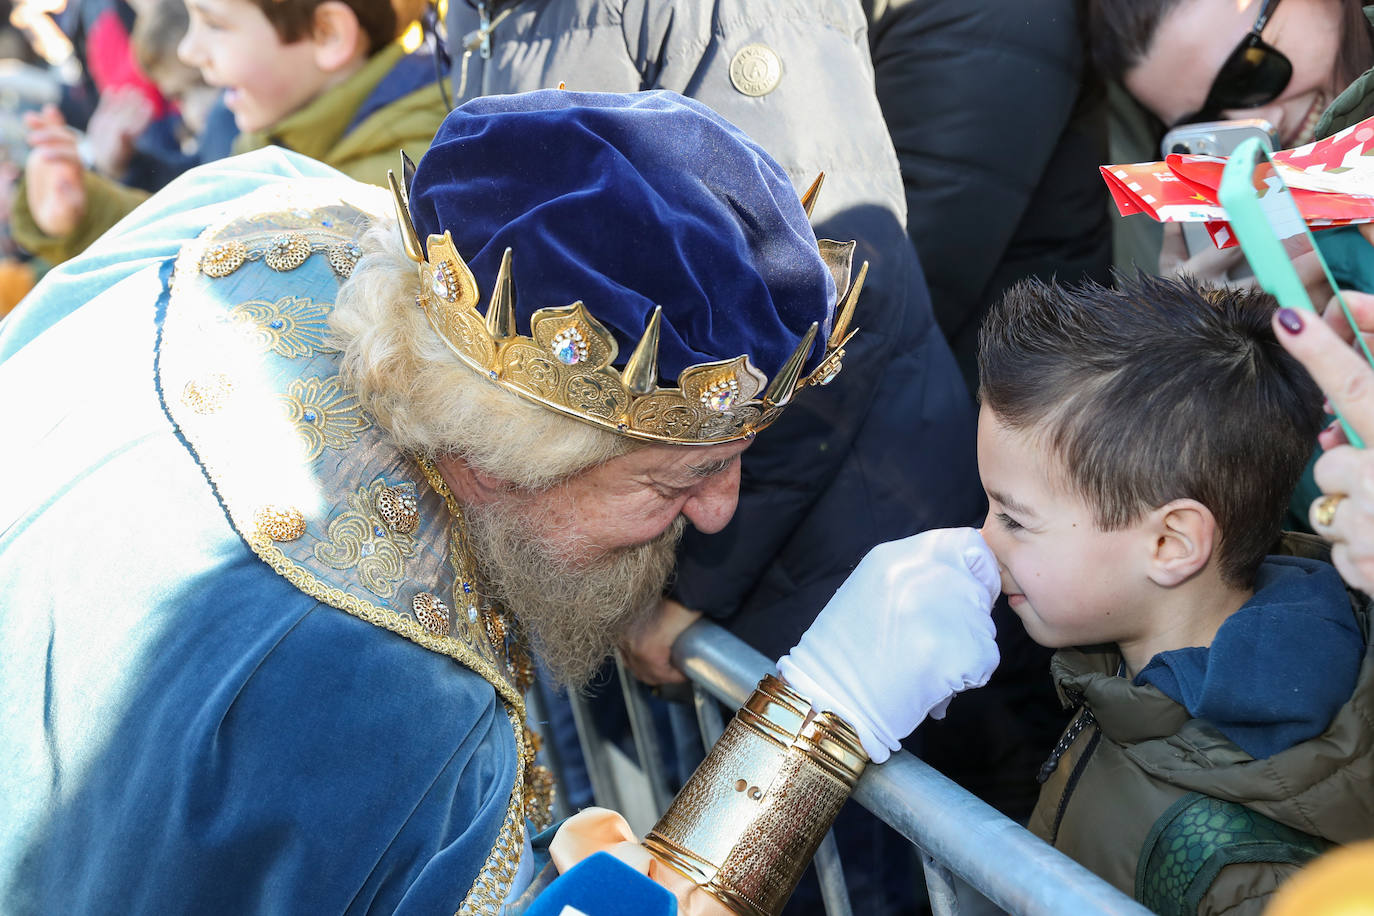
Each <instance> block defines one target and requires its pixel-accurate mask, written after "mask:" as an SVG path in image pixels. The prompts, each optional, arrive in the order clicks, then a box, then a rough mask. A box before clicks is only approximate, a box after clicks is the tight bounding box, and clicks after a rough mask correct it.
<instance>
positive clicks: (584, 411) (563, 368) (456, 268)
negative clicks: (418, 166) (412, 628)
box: [387, 154, 868, 445]
mask: <svg viewBox="0 0 1374 916" xmlns="http://www.w3.org/2000/svg"><path fill="white" fill-rule="evenodd" d="M402 155H403V174H405V177H406V181H405V184H406V187H409V186H410V179H411V177H412V175H413V172H414V165H413V164H412V163H411V162H410V160H409V158H408V157H404V154H402ZM824 177H825V176H824V174H822V175H821V176H819V177H817V178H816V180H815V182H813V183H812V185H811V187H810V188H809V189H808V190H807V192H806V194H804V195H803V196H802V206H803V207H804V208H805V210H806V214H807V216H808V217H809V216H810V215H811V210H812V208H813V207H814V206H815V200H816V195H817V193H818V192H819V191H820V185H821V182H822V180H823V179H824ZM387 180H388V182H389V183H390V185H391V191H392V194H393V195H394V197H395V203H396V218H397V221H398V222H399V223H400V230H401V240H402V242H403V243H404V245H405V250H406V253H407V254H408V255H409V256H410V258H411V260H413V261H415V262H416V263H418V264H419V268H420V293H419V295H418V296H417V297H416V299H417V304H418V305H419V306H420V307H421V308H423V309H424V312H425V315H426V316H427V317H428V319H429V322H430V324H431V325H432V326H433V327H434V330H435V332H436V333H438V335H439V336H440V338H442V339H443V340H444V342H445V343H447V344H448V346H449V348H450V349H452V350H453V352H454V353H455V354H457V356H458V358H459V359H461V360H462V361H463V362H464V363H465V364H466V365H468V366H470V367H471V368H472V369H474V370H476V371H477V372H479V373H481V374H483V375H485V376H486V377H487V378H489V379H491V380H492V381H494V382H496V383H497V384H499V385H501V386H502V387H504V388H506V389H507V390H509V391H512V392H514V393H516V394H518V395H520V396H521V397H523V398H526V399H528V400H532V401H535V402H537V403H539V404H542V405H544V406H545V407H548V408H551V409H553V410H556V411H558V412H559V413H561V414H565V415H566V416H569V417H573V418H574V419H577V420H581V421H583V422H584V423H591V424H593V425H596V426H600V427H603V428H605V429H608V430H610V431H612V432H616V433H619V434H620V435H623V436H630V437H631V438H635V439H645V440H649V441H652V442H668V443H673V444H675V445H712V444H718V443H721V442H729V441H732V440H735V439H752V438H753V437H754V434H755V433H756V432H758V431H759V430H761V429H763V428H764V427H766V426H768V425H769V424H770V423H772V422H773V421H774V420H776V419H777V418H778V416H779V415H780V414H781V413H782V410H783V408H784V407H786V406H787V405H788V404H789V403H790V402H791V400H792V398H793V396H794V395H795V394H796V393H797V391H799V390H800V389H802V388H805V387H806V386H808V385H826V384H829V383H830V381H831V380H832V379H834V378H835V376H836V375H838V374H839V372H840V369H841V367H842V363H841V360H842V359H843V357H844V355H845V351H844V346H845V344H847V343H848V342H849V340H850V339H851V338H852V337H853V336H854V334H855V333H856V332H857V331H858V329H857V328H855V329H854V330H852V331H851V330H849V323H850V320H851V318H852V317H853V314H854V306H855V304H856V303H857V302H858V298H859V292H860V290H861V289H862V288H863V283H864V278H865V276H867V274H868V262H867V261H865V262H864V263H863V265H862V266H861V267H860V268H859V272H858V275H857V276H856V277H855V278H854V280H853V282H852V283H851V282H850V276H849V275H850V267H851V263H852V260H853V255H854V242H844V243H840V242H832V241H829V240H823V241H820V242H818V250H819V251H820V254H821V256H822V258H823V259H824V260H825V262H826V264H827V266H829V268H830V271H831V274H832V276H833V277H834V279H835V288H836V289H837V290H838V289H845V290H847V291H846V293H845V295H844V298H843V300H842V302H841V305H840V308H839V312H838V316H837V318H836V320H835V325H834V328H833V330H832V331H831V333H830V337H829V339H828V340H827V342H826V350H825V358H824V359H823V360H822V361H821V363H820V365H819V366H817V367H816V369H815V370H814V371H812V372H811V373H810V374H809V375H805V376H803V375H802V368H803V366H804V364H805V362H806V357H807V354H809V353H810V352H811V348H812V344H813V343H814V342H815V339H816V333H817V328H818V325H817V324H816V323H814V322H813V323H812V325H811V328H810V329H809V330H808V331H807V332H806V334H805V336H804V337H803V338H802V341H801V343H800V344H799V345H798V347H797V349H796V350H795V351H793V353H792V355H791V356H790V357H788V359H787V362H785V363H784V364H783V366H782V368H781V369H780V370H778V374H777V375H776V376H775V377H774V378H773V380H772V383H771V384H770V383H769V381H768V379H767V378H766V377H765V376H764V374H763V373H762V372H760V371H759V370H758V369H757V368H756V367H755V366H754V365H753V364H752V363H751V362H750V361H749V357H748V356H747V355H743V356H737V357H735V358H734V359H727V360H720V361H718V362H711V363H701V364H699V365H695V366H688V367H687V368H686V369H684V370H682V372H681V374H680V375H679V376H678V380H677V387H676V388H660V387H659V386H658V338H659V325H660V322H661V314H662V307H661V306H660V307H658V308H655V309H654V313H653V316H652V317H651V318H650V319H649V323H648V327H647V328H645V330H644V335H643V337H642V338H641V339H640V341H639V343H638V344H637V345H636V346H635V349H634V352H633V353H631V354H630V358H629V360H628V361H627V362H626V363H625V368H624V369H622V370H617V369H615V368H614V367H613V366H612V365H611V364H612V363H613V362H614V361H615V358H616V354H617V352H618V347H617V345H616V341H615V337H614V335H612V334H611V332H610V331H609V330H608V329H607V328H606V327H605V326H604V325H602V324H601V323H600V322H599V321H597V320H596V319H595V318H594V317H592V315H591V313H589V312H588V311H587V309H586V307H585V306H584V305H583V304H582V302H580V301H578V302H574V303H573V304H572V305H567V306H560V307H556V308H542V309H539V310H538V311H537V312H535V313H534V314H533V315H532V316H531V318H530V336H529V337H524V336H521V335H520V334H517V333H516V330H515V286H514V282H513V280H512V278H511V250H510V249H509V248H507V249H506V250H505V253H504V255H503V256H502V258H501V268H500V271H499V272H498V273H497V276H496V283H495V286H494V288H493V289H492V293H491V300H490V302H489V303H488V305H487V313H486V315H485V317H484V316H483V315H481V314H480V313H479V312H478V311H477V302H478V298H479V296H478V291H477V281H476V280H475V279H474V278H473V276H472V271H471V270H469V269H468V266H467V264H466V263H465V262H464V261H463V259H462V257H461V256H460V255H459V254H458V250H457V248H456V247H455V246H454V244H453V238H452V236H451V235H450V234H449V232H448V231H447V230H445V231H444V234H443V235H431V236H430V237H429V240H428V242H427V243H426V245H425V247H424V248H423V249H422V248H421V247H420V238H419V236H418V234H417V233H416V231H415V224H414V222H413V221H412V220H411V217H410V206H409V201H408V199H407V196H406V194H405V192H404V191H402V189H401V186H400V185H399V184H398V183H397V181H396V176H395V175H394V174H393V173H392V172H390V171H388V172H387ZM765 388H766V390H765ZM760 393H762V394H761V396H760Z"/></svg>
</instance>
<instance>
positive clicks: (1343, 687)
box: [1135, 557, 1364, 759]
mask: <svg viewBox="0 0 1374 916" xmlns="http://www.w3.org/2000/svg"><path fill="white" fill-rule="evenodd" d="M1363 656H1364V637H1363V635H1362V634H1361V633H1360V629H1359V626H1358V625H1357V624H1356V621H1355V615H1354V613H1353V612H1352V610H1351V607H1350V599H1349V598H1348V597H1347V596H1346V591H1345V584H1344V583H1343V582H1342V581H1341V578H1340V576H1339V575H1337V573H1336V570H1335V568H1334V567H1332V566H1331V565H1329V564H1327V563H1322V562H1319V561H1317V560H1307V559H1302V558H1300V557H1272V558H1270V559H1269V560H1267V561H1265V563H1264V565H1263V566H1261V567H1260V570H1259V574H1258V576H1257V577H1256V582H1255V592H1254V595H1253V596H1252V597H1251V598H1250V600H1249V601H1247V602H1246V603H1245V604H1244V605H1243V606H1242V607H1241V608H1240V609H1239V610H1238V611H1236V612H1235V613H1234V614H1232V615H1231V616H1230V617H1228V618H1227V619H1226V621H1225V622H1223V623H1222V625H1221V627H1220V628H1219V629H1218V630H1217V634H1216V637H1215V638H1214V639H1213V640H1212V644H1211V645H1210V646H1206V647H1201V646H1193V647H1189V648H1184V649H1175V650H1173V651H1170V652H1161V653H1160V654H1158V655H1156V656H1155V657H1154V658H1153V659H1151V660H1150V663H1149V664H1148V665H1146V666H1145V668H1144V669H1143V670H1142V671H1141V672H1140V674H1139V675H1138V676H1137V677H1136V679H1135V681H1136V683H1137V684H1153V685H1154V686H1156V687H1158V688H1159V689H1160V690H1161V691H1163V693H1164V694H1165V695H1166V696H1167V697H1169V698H1170V699H1171V700H1174V701H1175V702H1177V703H1181V704H1182V705H1183V706H1184V707H1185V708H1186V709H1187V710H1188V713H1189V715H1191V716H1192V717H1193V718H1195V719H1206V720H1207V721H1208V722H1211V723H1212V724H1213V725H1215V726H1216V727H1217V729H1218V731H1220V732H1221V733H1222V734H1224V735H1225V736H1226V737H1227V738H1230V739H1231V740H1232V741H1234V742H1235V743H1236V744H1237V745H1239V746H1240V747H1241V748H1242V749H1243V750H1244V751H1245V752H1246V753H1247V754H1249V755H1250V756H1252V757H1255V758H1256V759H1259V758H1263V757H1269V756H1272V755H1274V754H1276V753H1278V752H1279V751H1282V750H1286V749H1287V748H1290V747H1292V746H1293V745H1295V744H1298V743H1300V742H1302V741H1305V740H1307V739H1308V738H1315V737H1316V736H1317V735H1319V734H1321V733H1322V731H1323V730H1325V728H1326V726H1327V725H1329V724H1330V722H1331V719H1332V717H1333V716H1335V714H1336V710H1338V709H1340V707H1341V705H1342V704H1343V703H1344V702H1345V701H1346V700H1347V699H1349V698H1350V694H1351V691H1353V690H1354V689H1355V678H1356V677H1357V676H1358V675H1359V670H1360V660H1361V659H1362V658H1363ZM1313 659H1322V664H1320V665H1317V664H1313Z"/></svg>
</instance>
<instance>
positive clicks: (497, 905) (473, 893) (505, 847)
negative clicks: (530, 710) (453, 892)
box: [455, 710, 525, 916]
mask: <svg viewBox="0 0 1374 916" xmlns="http://www.w3.org/2000/svg"><path fill="white" fill-rule="evenodd" d="M506 715H507V716H508V717H509V718H510V724H511V729H512V730H513V731H514V732H515V757H516V760H515V788H514V790H513V791H512V792H511V794H510V802H509V803H508V804H507V805H506V818H505V820H504V821H502V822H501V832H500V833H498V834H497V835H496V845H495V846H493V847H492V848H491V853H490V854H489V855H488V856H487V860H486V862H484V863H482V870H481V871H479V872H478V873H477V879H476V880H475V881H473V882H472V889H471V890H469V891H468V894H467V896H466V897H464V898H463V904H462V906H460V907H458V912H457V913H456V914H455V916H498V914H499V913H500V912H501V907H502V905H503V904H504V903H505V902H506V898H507V897H509V896H510V890H511V886H512V885H513V884H514V883H515V876H516V873H517V872H519V871H520V856H521V855H522V854H523V853H524V851H525V746H524V741H523V740H522V738H523V734H524V731H525V726H524V717H523V716H520V717H517V716H516V715H515V713H514V712H512V711H510V710H507V711H506Z"/></svg>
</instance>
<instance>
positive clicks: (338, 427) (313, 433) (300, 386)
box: [281, 375, 413, 530]
mask: <svg viewBox="0 0 1374 916" xmlns="http://www.w3.org/2000/svg"><path fill="white" fill-rule="evenodd" d="M281 399H282V403H283V404H284V405H286V415H287V416H288V417H290V418H291V422H292V423H294V424H295V425H296V433H297V434H298V435H299V436H300V438H301V448H302V450H303V452H304V455H305V460H306V461H314V460H315V459H316V458H318V457H320V454H321V453H322V452H323V451H324V450H325V449H326V448H332V449H345V448H348V447H349V446H350V445H352V444H353V443H355V442H357V441H358V436H359V435H360V434H361V433H362V432H363V431H364V430H366V429H368V428H369V427H371V426H372V423H371V422H370V421H369V420H368V419H367V417H365V416H364V415H363V411H362V407H361V406H359V404H358V396H357V395H356V394H354V393H353V392H352V391H350V390H349V389H348V388H345V387H344V384H343V381H342V379H340V378H339V376H337V375H333V376H330V377H329V378H323V379H322V378H318V377H315V378H307V379H295V380H294V381H292V382H291V385H290V387H288V388H287V389H286V394H284V395H282V396H281ZM412 530H413V529H412Z"/></svg>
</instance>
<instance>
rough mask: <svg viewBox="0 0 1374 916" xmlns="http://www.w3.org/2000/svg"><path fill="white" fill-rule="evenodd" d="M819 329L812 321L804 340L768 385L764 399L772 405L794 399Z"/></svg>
mask: <svg viewBox="0 0 1374 916" xmlns="http://www.w3.org/2000/svg"><path fill="white" fill-rule="evenodd" d="M819 329H820V324H818V323H817V322H814V321H813V322H811V327H810V328H808V329H807V331H806V336H804V337H803V338H802V342H801V343H799V344H797V349H795V350H793V351H792V355H791V356H789V357H787V362H785V363H783V365H782V368H781V369H779V370H778V374H777V376H776V377H774V379H773V384H771V385H769V386H768V393H767V394H765V395H764V396H763V399H764V400H765V401H767V402H768V403H769V404H771V405H772V406H774V407H782V406H783V405H784V404H786V403H787V402H788V401H790V400H792V395H793V394H794V393H795V392H796V390H797V381H798V380H799V379H800V378H801V372H802V366H803V365H805V364H806V357H807V355H808V354H809V353H810V352H811V345H812V344H814V343H815V342H816V332H817V331H818V330H819Z"/></svg>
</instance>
